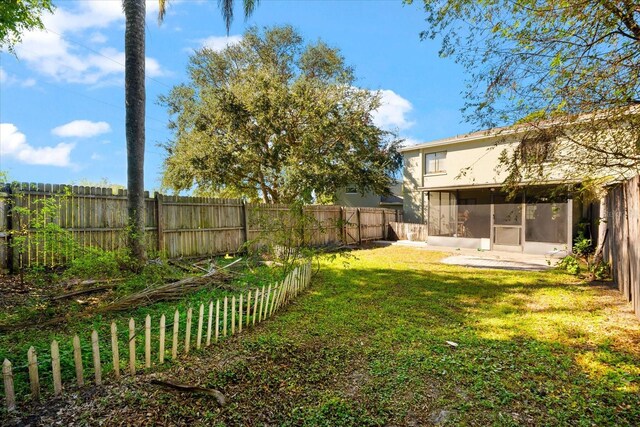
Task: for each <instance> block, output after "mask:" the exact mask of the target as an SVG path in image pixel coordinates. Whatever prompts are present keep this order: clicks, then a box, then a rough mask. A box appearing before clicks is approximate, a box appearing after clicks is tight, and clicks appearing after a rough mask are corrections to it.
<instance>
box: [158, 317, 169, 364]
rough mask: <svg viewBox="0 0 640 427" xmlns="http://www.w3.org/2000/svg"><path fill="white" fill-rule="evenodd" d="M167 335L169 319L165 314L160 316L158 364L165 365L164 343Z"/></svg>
mask: <svg viewBox="0 0 640 427" xmlns="http://www.w3.org/2000/svg"><path fill="white" fill-rule="evenodd" d="M166 333H167V318H166V316H165V315H164V314H163V315H162V316H160V342H159V346H158V362H159V363H164V341H165V335H166Z"/></svg>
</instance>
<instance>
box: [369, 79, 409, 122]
mask: <svg viewBox="0 0 640 427" xmlns="http://www.w3.org/2000/svg"><path fill="white" fill-rule="evenodd" d="M378 93H379V94H380V96H381V102H382V105H380V108H378V109H377V110H376V111H375V112H374V114H373V121H374V123H375V124H376V126H378V127H380V128H383V129H390V128H398V129H407V128H410V127H411V126H413V124H414V123H413V122H411V121H409V120H407V118H406V115H407V114H408V113H410V112H411V110H413V105H411V102H409V101H408V100H406V99H404V98H403V97H401V96H400V95H398V94H397V93H395V92H394V91H392V90H388V89H387V90H380V91H378Z"/></svg>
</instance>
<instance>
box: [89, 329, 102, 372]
mask: <svg viewBox="0 0 640 427" xmlns="http://www.w3.org/2000/svg"><path fill="white" fill-rule="evenodd" d="M91 350H92V352H93V373H94V376H95V379H96V385H102V365H101V364H100V343H99V341H98V331H96V330H95V329H94V330H93V331H92V332H91Z"/></svg>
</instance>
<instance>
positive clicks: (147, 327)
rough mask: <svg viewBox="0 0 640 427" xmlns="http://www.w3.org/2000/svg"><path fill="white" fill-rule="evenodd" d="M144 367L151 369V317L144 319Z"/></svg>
mask: <svg viewBox="0 0 640 427" xmlns="http://www.w3.org/2000/svg"><path fill="white" fill-rule="evenodd" d="M144 367H145V368H147V369H149V368H150V367H151V316H150V315H149V314H147V317H146V318H145V319H144Z"/></svg>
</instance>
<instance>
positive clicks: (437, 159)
mask: <svg viewBox="0 0 640 427" xmlns="http://www.w3.org/2000/svg"><path fill="white" fill-rule="evenodd" d="M446 159H447V152H446V151H437V152H435V153H426V154H425V155H424V174H425V175H429V174H436V173H446V172H447V168H446Z"/></svg>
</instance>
